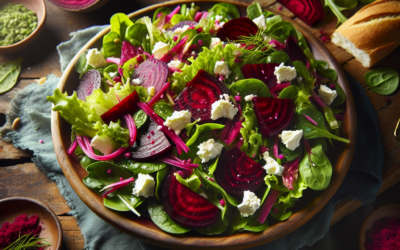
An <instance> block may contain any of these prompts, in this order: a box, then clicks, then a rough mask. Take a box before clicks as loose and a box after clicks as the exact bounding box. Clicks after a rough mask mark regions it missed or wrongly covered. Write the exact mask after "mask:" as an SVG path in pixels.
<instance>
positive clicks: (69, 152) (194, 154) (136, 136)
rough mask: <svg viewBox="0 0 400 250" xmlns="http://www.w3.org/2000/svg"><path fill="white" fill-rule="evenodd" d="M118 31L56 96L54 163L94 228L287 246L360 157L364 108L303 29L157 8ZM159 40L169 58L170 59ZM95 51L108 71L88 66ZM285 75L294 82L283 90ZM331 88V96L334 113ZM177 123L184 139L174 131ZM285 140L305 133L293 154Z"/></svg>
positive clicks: (217, 7) (228, 7) (234, 244)
mask: <svg viewBox="0 0 400 250" xmlns="http://www.w3.org/2000/svg"><path fill="white" fill-rule="evenodd" d="M177 6H178V7H177ZM260 15H263V16H264V20H265V22H266V28H265V30H264V31H263V29H262V28H260V26H259V25H260V23H258V22H257V20H255V19H256V18H257V17H258V16H260ZM145 16H150V18H147V19H146V18H144V17H145ZM113 18H114V17H113ZM113 18H112V19H111V28H110V27H109V28H106V29H105V30H103V31H101V32H99V33H98V34H97V35H96V36H95V37H94V38H93V39H92V40H90V41H89V42H88V43H87V44H86V45H85V46H84V47H83V48H82V49H81V50H80V51H79V52H78V54H77V55H76V56H75V57H74V58H73V59H72V61H71V62H70V64H69V65H68V67H67V68H66V70H65V71H64V73H63V75H62V77H61V80H60V82H59V85H58V88H57V89H56V90H55V92H54V94H53V96H50V97H48V100H49V101H51V102H53V104H54V105H53V112H52V137H53V141H54V147H55V152H56V155H57V158H58V161H59V163H60V165H61V167H62V169H63V171H64V173H65V175H66V177H67V179H68V180H69V182H70V183H71V185H72V187H73V188H74V189H75V191H76V192H77V194H78V195H79V196H80V197H81V199H82V200H83V201H84V202H85V203H86V204H87V205H88V206H89V207H90V208H91V209H92V210H93V211H94V212H95V213H96V214H97V215H98V216H100V217H101V218H102V219H104V220H105V221H107V222H108V223H110V224H111V225H113V226H115V227H117V228H118V229H120V230H122V231H124V232H126V233H127V234H130V235H132V236H134V237H136V238H138V239H141V240H144V241H147V242H149V243H152V244H156V245H160V246H163V247H168V248H174V249H175V248H182V249H183V248H185V249H186V248H187V247H193V248H204V247H212V248H218V249H234V248H245V247H251V246H256V245H261V244H264V243H268V242H271V241H273V240H275V239H278V238H280V237H282V236H285V235H286V234H288V233H290V232H292V231H294V230H295V229H297V228H299V227H300V226H302V225H303V224H304V223H306V222H307V221H308V220H310V219H311V218H312V217H313V216H314V215H315V214H316V213H317V212H318V211H319V210H320V209H321V208H322V207H323V206H324V205H325V204H326V203H327V202H328V201H329V199H330V198H331V197H332V196H333V194H334V193H335V192H336V190H337V189H338V187H339V186H340V184H341V183H342V181H343V179H344V177H345V175H346V173H347V170H348V168H349V166H350V163H351V159H352V156H353V153H354V147H355V140H356V115H355V107H354V102H353V97H352V94H351V90H350V88H349V86H348V83H347V81H346V78H345V75H344V73H343V71H342V69H341V67H340V65H339V64H338V63H337V62H336V61H335V59H334V58H333V56H332V55H331V54H330V52H329V51H328V50H327V48H326V47H325V45H324V44H323V43H321V42H320V41H319V40H318V39H317V38H316V37H314V36H313V35H312V34H311V33H310V32H309V31H308V30H307V29H306V28H304V27H302V26H300V25H299V24H296V22H294V21H292V20H291V19H288V18H286V17H280V16H279V15H278V14H276V13H274V12H271V11H268V10H262V9H261V7H260V6H259V5H258V4H253V5H251V6H250V7H249V6H248V5H245V4H240V3H229V2H222V3H221V2H219V3H218V2H204V1H202V2H194V3H192V1H179V2H174V1H172V2H168V3H163V4H158V5H154V6H150V7H148V8H146V9H143V10H140V11H137V12H135V13H132V14H129V15H128V16H126V15H124V14H120V13H119V14H116V15H115V20H117V19H118V25H117V26H118V27H116V26H113V24H114V25H115V23H116V22H115V20H113ZM217 19H218V20H217ZM132 20H135V23H134V22H133V21H132ZM253 20H254V21H253ZM256 23H258V24H256ZM172 24H173V25H172ZM261 26H262V25H261ZM164 28H165V29H164ZM149 30H152V31H151V32H149ZM296 30H297V31H299V33H298V32H297V31H296ZM177 31H180V32H181V33H179V32H177ZM123 33H124V34H125V35H124V36H122V35H121V34H123ZM149 33H151V35H150V36H149ZM164 33H165V34H164ZM157 34H158V35H161V36H166V37H167V36H168V35H167V34H170V35H171V34H172V36H170V37H169V39H170V40H167V38H165V37H164V38H157V37H156V36H157ZM212 37H213V38H214V39H212ZM215 37H217V38H219V41H216V40H215ZM157 39H161V40H162V39H165V41H166V43H168V46H170V48H169V49H168V51H167V52H164V53H162V54H161V55H160V54H157V53H159V52H157V50H155V49H154V47H157V46H159V45H160V44H158V45H156V41H160V40H157ZM167 41H168V42H167ZM161 47H162V46H160V50H159V51H162V50H163V49H162V48H161ZM209 48H210V49H209ZM211 48H212V49H211ZM91 49H97V52H93V51H92V52H90V53H92V54H93V53H98V54H97V55H96V56H95V57H96V58H97V59H96V60H98V58H99V57H100V58H102V60H103V62H102V63H100V64H102V65H100V64H98V65H100V66H97V67H96V65H95V64H96V63H97V62H98V61H96V62H92V64H90V63H89V60H92V59H90V58H91V57H90V56H88V53H89V52H88V51H89V50H91ZM152 51H154V54H153V53H152ZM102 60H100V62H101V61H102ZM171 61H175V63H171ZM217 61H218V62H217ZM180 63H182V64H181V65H180V66H178V65H179V64H180ZM217 63H218V64H220V65H225V66H226V65H229V69H228V68H225V69H220V70H219V71H218V72H219V73H218V72H217V70H216V68H217V66H216V65H217ZM281 63H285V65H288V66H289V67H286V70H289V71H290V69H295V71H296V76H295V77H291V78H290V79H289V80H285V79H279V77H280V76H279V73H278V74H277V73H275V71H277V70H278V68H279V67H281V66H282V65H281ZM184 64H185V66H184V67H183V68H182V66H183V65H184ZM88 65H89V66H88ZM93 65H95V66H93ZM222 68H223V67H222ZM227 69H228V72H229V73H227ZM216 72H217V73H216ZM221 72H222V73H221ZM224 72H225V73H224ZM286 73H287V74H290V73H288V71H286ZM285 77H287V76H285ZM285 77H283V78H285ZM280 80H282V83H281V82H280ZM322 85H325V86H328V87H329V88H330V89H331V90H330V91H332V90H335V93H336V98H335V99H334V100H333V101H331V102H330V103H329V104H327V103H325V102H324V101H322V99H324V98H323V97H321V96H322V90H320V89H322V87H321V86H322ZM314 88H315V90H314ZM320 92H321V93H320ZM63 93H65V94H63ZM317 93H318V94H317ZM214 103H218V105H221V107H222V108H221V107H219V106H218V105H213V104H214ZM223 105H225V106H223ZM226 105H227V106H226ZM218 109H219V110H220V111H218ZM227 110H229V112H228V111H227ZM218 112H219V113H218ZM175 113H177V114H178V113H179V114H180V115H181V116H180V117H178V118H177V121H178V122H177V123H175V124H178V123H179V122H183V123H184V126H183V127H180V128H178V127H179V126H180V125H179V126H177V127H174V126H175V125H172V124H173V123H172V122H170V123H168V122H169V121H170V119H171V120H173V119H172V117H173V116H174V114H175ZM187 114H189V116H187ZM221 114H222V115H221ZM71 125H72V126H71ZM174 130H175V131H174ZM283 131H289V132H290V131H302V132H301V137H300V139H299V138H298V145H295V146H294V147H293V145H289V144H284V138H283V137H284V133H283ZM71 135H72V136H71ZM95 137H99V138H100V137H101V138H103V139H102V140H103V141H100V144H99V141H97V140H95ZM104 138H105V139H104ZM110 138H111V139H110ZM293 138H294V137H293ZM293 140H294V139H293ZM104 142H106V143H104ZM207 143H210V145H211V144H212V146H210V147H209V148H208V149H207ZM99 145H103V146H99ZM104 145H105V146H104ZM210 148H211V149H210ZM289 148H292V149H289ZM207 150H208V151H207ZM200 151H204V152H206V153H204V152H203V153H201V152H200ZM216 151H218V152H217V154H215V152H216ZM210 155H212V156H210ZM207 157H208V158H207ZM144 176H146V177H144ZM139 182H140V183H142V184H139ZM143 183H146V185H147V184H149V183H150V184H149V185H147V186H146V185H145V184H143ZM148 187H149V188H148ZM140 188H142V189H140ZM246 197H247V198H246ZM249 197H250V198H249ZM246 199H248V200H246ZM132 212H133V213H132Z"/></svg>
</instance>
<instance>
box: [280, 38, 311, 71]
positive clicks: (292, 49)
mask: <svg viewBox="0 0 400 250" xmlns="http://www.w3.org/2000/svg"><path fill="white" fill-rule="evenodd" d="M285 52H286V53H287V54H288V56H289V58H290V60H291V61H292V62H294V61H301V62H302V63H304V65H307V57H306V55H305V54H304V52H303V50H302V49H301V48H300V46H299V44H298V43H297V41H296V39H295V38H294V37H292V36H291V37H289V38H288V39H287V40H286V47H285Z"/></svg>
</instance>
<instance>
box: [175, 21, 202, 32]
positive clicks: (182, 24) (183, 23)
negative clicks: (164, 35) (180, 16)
mask: <svg viewBox="0 0 400 250" xmlns="http://www.w3.org/2000/svg"><path fill="white" fill-rule="evenodd" d="M197 24H198V23H197V22H195V21H182V22H179V23H178V24H176V25H175V26H174V27H172V28H171V29H170V30H171V31H174V30H176V29H177V28H183V26H185V25H188V26H189V27H190V28H191V27H195V26H196V25H197Z"/></svg>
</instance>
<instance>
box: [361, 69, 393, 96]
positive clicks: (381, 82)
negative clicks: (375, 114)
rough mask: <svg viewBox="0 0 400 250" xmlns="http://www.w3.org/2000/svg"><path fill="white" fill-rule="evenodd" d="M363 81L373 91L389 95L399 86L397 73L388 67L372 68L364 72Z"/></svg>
mask: <svg viewBox="0 0 400 250" xmlns="http://www.w3.org/2000/svg"><path fill="white" fill-rule="evenodd" d="M365 81H366V82H367V85H368V86H369V87H370V89H371V90H372V91H374V92H375V93H377V94H380V95H390V94H392V93H393V92H394V91H396V89H397V87H398V86H399V74H398V73H397V71H396V70H394V69H390V68H380V69H373V70H370V71H368V72H367V73H366V74H365Z"/></svg>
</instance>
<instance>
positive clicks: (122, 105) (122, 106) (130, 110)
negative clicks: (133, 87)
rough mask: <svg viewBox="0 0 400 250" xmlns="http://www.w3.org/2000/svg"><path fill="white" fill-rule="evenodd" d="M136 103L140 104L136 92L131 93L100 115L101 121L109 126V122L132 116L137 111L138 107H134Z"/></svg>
mask: <svg viewBox="0 0 400 250" xmlns="http://www.w3.org/2000/svg"><path fill="white" fill-rule="evenodd" d="M138 102H140V99H139V95H138V94H137V93H136V91H133V92H132V94H130V95H128V96H127V97H125V99H123V100H122V101H121V102H119V103H118V104H117V105H115V106H114V107H112V108H111V109H110V110H108V111H107V112H105V113H104V114H102V115H101V119H103V121H104V122H105V123H107V124H109V123H110V122H111V121H113V122H116V121H117V120H118V119H121V118H122V117H123V116H124V115H126V114H129V115H132V114H134V113H135V112H136V111H138V110H139V107H138V106H137V105H136V104H137V103H138Z"/></svg>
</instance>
